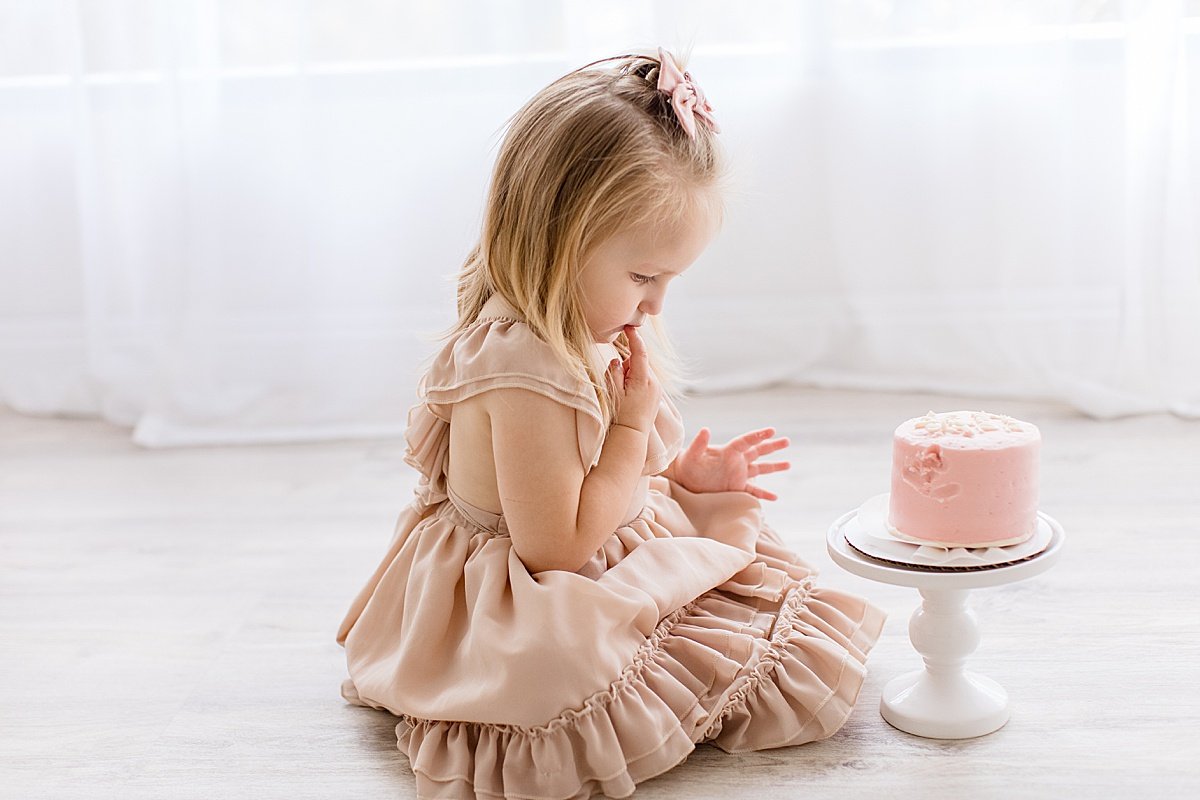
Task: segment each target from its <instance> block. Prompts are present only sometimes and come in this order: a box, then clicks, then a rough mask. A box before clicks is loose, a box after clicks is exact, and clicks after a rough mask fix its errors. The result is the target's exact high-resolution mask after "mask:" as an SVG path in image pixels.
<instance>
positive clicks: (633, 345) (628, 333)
mask: <svg viewBox="0 0 1200 800" xmlns="http://www.w3.org/2000/svg"><path fill="white" fill-rule="evenodd" d="M625 338H626V339H628V340H629V358H630V359H631V360H632V359H634V358H638V357H641V356H645V355H646V343H645V342H644V341H642V334H641V333H639V332H638V329H637V328H635V327H633V326H632V325H626V326H625Z"/></svg>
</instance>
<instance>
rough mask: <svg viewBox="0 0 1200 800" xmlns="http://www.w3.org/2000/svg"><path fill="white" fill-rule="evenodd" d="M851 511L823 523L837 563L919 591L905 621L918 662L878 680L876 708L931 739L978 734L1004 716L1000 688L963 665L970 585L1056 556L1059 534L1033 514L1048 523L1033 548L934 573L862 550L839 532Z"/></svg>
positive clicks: (968, 643) (1046, 563)
mask: <svg viewBox="0 0 1200 800" xmlns="http://www.w3.org/2000/svg"><path fill="white" fill-rule="evenodd" d="M857 513H858V511H857V510H855V511H850V512H847V513H846V514H843V515H842V516H841V517H839V518H838V520H837V521H836V522H834V523H833V525H832V526H831V527H830V528H829V534H828V535H827V536H826V546H827V548H828V550H829V556H830V557H831V558H832V559H833V560H834V562H836V563H837V564H838V565H839V566H841V567H843V568H844V569H846V570H847V571H849V572H852V573H854V574H855V575H858V576H860V577H863V578H868V579H870V580H873V581H879V582H881V583H888V584H892V585H894V586H911V587H913V588H916V589H918V590H920V592H921V597H922V598H923V600H922V603H921V607H920V608H918V609H917V610H916V611H914V612H913V615H912V618H911V619H910V620H909V623H908V637H909V640H910V641H911V642H912V645H913V647H914V648H915V649H916V651H917V652H918V653H920V654H921V657H922V658H923V659H924V660H925V668H924V669H919V670H916V671H915V672H909V673H906V674H904V675H900V676H899V677H897V678H893V679H892V680H891V681H889V682H888V683H887V685H886V686H884V689H883V695H882V697H881V699H880V701H879V713H880V715H881V716H882V717H883V718H884V719H885V720H887V722H888V724H890V725H891V726H892V727H894V728H899V729H900V730H902V731H905V732H907V733H912V734H915V735H917V736H924V737H927V738H931V739H969V738H971V737H972V736H983V735H984V734H986V733H991V732H992V731H995V730H997V729H999V728H1000V727H1002V726H1003V725H1004V723H1006V722H1008V716H1009V705H1008V692H1006V691H1005V690H1004V687H1002V686H1001V685H1000V684H998V683H996V682H995V681H994V680H992V679H991V678H988V677H985V676H983V675H979V674H977V673H975V672H971V671H968V670H966V669H964V664H965V663H966V660H967V656H969V655H971V653H973V652H975V648H976V647H978V646H979V626H978V625H977V624H976V620H975V612H974V611H972V610H971V609H970V608H968V607H967V595H968V593H969V592H970V590H971V589H978V588H982V587H985V586H1001V585H1003V584H1006V583H1012V582H1014V581H1019V580H1023V579H1025V578H1032V577H1033V576H1034V575H1040V574H1041V573H1043V572H1045V571H1046V570H1047V569H1049V568H1050V567H1051V566H1053V564H1054V562H1056V561H1057V560H1058V557H1059V554H1060V553H1061V552H1062V547H1063V542H1064V541H1065V539H1066V534H1065V533H1064V532H1063V529H1062V526H1061V525H1059V524H1058V522H1056V521H1055V520H1054V519H1053V518H1051V517H1049V516H1047V515H1046V514H1041V513H1039V514H1038V516H1039V517H1041V518H1042V519H1043V520H1044V521H1045V522H1046V523H1048V524H1049V525H1050V527H1051V528H1052V530H1053V533H1052V536H1051V539H1050V544H1049V545H1048V546H1047V547H1046V549H1045V550H1043V551H1042V552H1041V553H1039V554H1037V555H1036V556H1033V557H1032V558H1030V559H1028V560H1026V561H1021V562H1018V563H1015V564H1008V565H1001V566H996V567H990V568H986V569H977V570H969V571H961V572H938V571H931V570H928V569H921V568H919V567H905V566H902V565H899V564H896V565H893V564H889V563H885V562H883V561H879V560H877V559H874V558H870V557H868V556H864V555H863V554H862V553H859V552H858V551H857V550H855V549H854V548H852V547H851V546H850V545H849V544H847V542H846V537H845V535H844V534H843V532H842V528H843V526H845V525H846V524H847V523H848V522H849V521H850V520H852V519H853V518H854V516H855V515H856V514H857Z"/></svg>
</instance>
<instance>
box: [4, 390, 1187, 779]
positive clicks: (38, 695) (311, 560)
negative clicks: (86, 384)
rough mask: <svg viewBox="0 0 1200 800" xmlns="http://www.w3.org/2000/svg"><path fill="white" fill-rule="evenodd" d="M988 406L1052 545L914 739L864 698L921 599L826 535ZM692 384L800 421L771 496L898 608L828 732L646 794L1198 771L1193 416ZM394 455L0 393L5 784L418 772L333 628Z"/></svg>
mask: <svg viewBox="0 0 1200 800" xmlns="http://www.w3.org/2000/svg"><path fill="white" fill-rule="evenodd" d="M980 407H982V408H984V409H986V410H990V411H999V412H1002V413H1007V414H1011V415H1013V416H1016V417H1019V418H1022V419H1027V420H1030V421H1032V422H1035V423H1036V424H1038V425H1039V426H1040V428H1041V430H1042V435H1043V451H1042V452H1043V461H1042V473H1043V482H1042V500H1043V502H1042V508H1043V510H1044V511H1046V512H1047V513H1049V514H1051V515H1052V516H1054V517H1056V518H1057V519H1058V520H1059V522H1061V523H1062V524H1063V526H1064V527H1065V529H1066V531H1067V534H1068V542H1067V549H1066V551H1065V552H1064V555H1063V558H1062V560H1061V561H1060V562H1059V563H1058V564H1057V565H1056V566H1055V567H1054V568H1053V569H1051V570H1050V571H1049V572H1047V573H1045V574H1044V575H1041V576H1038V577H1035V578H1032V579H1029V580H1026V581H1023V582H1020V583H1016V584H1012V585H1009V586H1004V587H998V588H994V589H982V590H977V591H975V592H974V593H973V594H972V607H973V608H974V609H975V611H976V612H977V614H978V617H979V621H980V626H981V629H982V634H983V641H982V644H981V645H980V647H979V649H978V650H977V651H976V653H975V655H974V656H973V658H972V660H971V662H970V664H969V666H970V668H972V669H975V670H976V671H979V672H982V673H984V674H986V675H989V676H990V677H992V678H994V679H996V680H998V681H999V682H1000V683H1001V684H1003V685H1004V686H1005V687H1006V688H1007V689H1008V692H1009V695H1010V697H1011V700H1012V705H1013V713H1012V719H1011V720H1010V722H1009V723H1008V724H1007V725H1006V726H1005V727H1004V728H1002V729H1001V730H1000V731H998V732H996V733H994V734H992V735H989V736H984V737H980V738H978V739H972V740H966V741H935V740H927V739H921V738H918V737H915V736H910V735H908V734H905V733H901V732H900V731H897V730H895V729H893V728H891V727H890V726H888V725H887V723H885V722H884V721H883V719H882V718H881V717H880V716H879V710H878V706H879V694H880V689H881V687H882V686H883V684H884V683H886V681H887V680H888V679H889V678H891V677H893V676H895V675H897V674H899V673H902V672H906V671H909V670H912V669H915V668H917V667H918V666H920V662H919V657H918V656H917V654H916V653H915V651H913V649H912V647H911V646H910V645H909V643H908V639H907V626H908V618H909V615H910V613H911V612H912V610H913V609H914V608H915V607H916V606H917V604H918V600H919V598H918V595H917V593H916V591H915V590H912V589H904V588H899V587H891V586H885V585H881V584H875V583H870V582H868V581H866V580H863V579H860V578H857V577H854V576H852V575H849V574H848V573H846V572H844V571H842V570H841V569H840V568H838V567H837V566H836V565H834V564H833V563H832V561H830V559H829V558H828V556H827V555H826V554H825V549H824V536H825V532H826V529H827V528H828V527H829V524H830V523H831V522H832V521H833V520H834V519H835V518H836V517H838V516H839V515H840V514H842V513H843V512H844V511H847V510H849V509H851V508H854V507H856V506H857V505H858V504H859V503H860V502H862V501H863V500H864V499H866V498H867V497H869V496H871V495H874V494H877V493H879V492H883V491H887V480H888V465H889V458H890V453H891V432H892V429H893V428H894V427H895V426H896V425H897V424H898V423H899V422H901V421H902V420H904V419H906V418H908V417H911V416H917V415H919V414H923V413H925V412H926V411H928V410H931V409H933V410H939V411H945V410H953V409H959V408H980ZM681 408H682V410H683V413H684V417H685V420H687V423H688V435H689V439H690V436H691V435H693V434H694V433H695V431H696V430H697V429H698V427H699V426H700V425H709V426H710V427H712V428H713V433H714V436H713V438H714V440H716V441H718V442H720V441H724V440H725V439H727V438H729V437H730V436H733V435H735V434H737V433H741V432H743V431H745V430H749V429H751V428H754V427H758V426H762V425H775V426H777V428H778V429H779V432H780V434H781V435H786V436H789V437H790V438H791V439H792V447H791V448H790V450H788V451H786V452H785V453H784V454H782V457H785V458H788V459H789V460H791V461H792V462H793V464H794V466H793V469H792V470H791V471H789V472H785V473H779V474H775V475H770V476H766V477H764V478H763V479H762V483H763V485H765V486H768V487H770V488H771V489H773V490H774V491H776V492H777V493H778V494H779V495H780V500H779V501H777V502H775V503H768V504H767V513H768V519H769V520H770V521H771V522H772V523H773V525H774V527H775V528H776V529H777V530H779V531H780V533H781V534H782V535H783V536H784V537H785V538H786V539H788V540H789V542H790V543H791V544H792V545H793V546H794V547H795V548H796V549H798V550H799V551H800V552H801V553H802V555H804V556H806V557H807V558H809V559H810V560H811V561H813V562H815V563H816V564H818V565H819V566H820V567H821V568H822V573H823V580H824V583H826V584H828V585H832V586H838V587H842V588H845V589H850V590H853V591H856V592H861V593H864V594H866V595H868V596H869V597H871V598H872V599H873V600H874V601H876V602H877V603H879V604H880V605H882V606H884V607H885V608H886V609H888V611H889V613H890V617H889V619H888V622H887V625H886V627H885V629H884V637H883V639H882V640H881V642H880V644H879V645H878V647H877V648H876V650H875V651H874V653H873V654H872V658H871V660H870V662H869V668H870V677H869V678H868V682H867V684H866V686H865V687H864V689H863V692H862V694H861V696H860V700H859V705H858V708H857V710H856V711H855V713H854V715H853V717H852V718H851V719H850V721H849V722H848V723H847V725H846V726H845V727H844V728H843V729H842V730H841V731H840V732H839V733H838V734H836V735H835V736H833V737H832V738H830V739H828V740H825V741H823V742H817V743H813V744H809V745H804V746H801V747H793V748H785V749H780V750H773V751H765V752H760V753H754V754H750V755H742V756H731V755H727V754H725V753H722V752H721V751H719V750H717V749H714V748H712V747H709V746H707V745H705V746H701V747H699V748H697V750H696V751H695V752H694V753H693V754H692V755H691V756H690V757H689V759H688V760H687V761H686V762H684V763H683V764H681V765H680V766H678V767H676V768H675V769H674V770H672V771H670V772H668V773H666V774H665V775H662V776H659V777H658V778H655V779H653V780H651V781H648V782H646V783H643V784H641V785H640V787H639V790H638V792H637V793H636V795H635V796H636V797H640V798H676V797H680V798H722V800H734V799H735V798H755V799H756V800H758V799H759V798H765V797H774V796H780V797H804V798H826V797H828V798H834V797H836V798H853V797H879V796H886V797H887V798H888V800H902V799H903V798H960V797H972V798H989V797H997V798H1000V797H1003V798H1006V800H1007V799H1008V798H1014V797H1022V798H1023V797H1047V798H1051V797H1053V798H1060V797H1064V796H1069V795H1070V796H1073V797H1077V798H1078V797H1151V796H1153V797H1196V796H1200V736H1198V733H1200V689H1198V684H1200V644H1198V642H1200V588H1198V587H1200V580H1198V579H1197V577H1196V575H1197V572H1198V571H1200V423H1197V422H1186V421H1183V420H1180V419H1177V418H1173V417H1167V416H1152V417H1135V418H1130V419H1126V420H1121V421H1116V422H1108V423H1101V422H1095V421H1091V420H1088V419H1085V418H1082V417H1080V416H1078V415H1077V414H1075V413H1073V412H1071V411H1069V410H1068V409H1065V408H1062V407H1060V406H1054V405H1046V404H1039V403H1029V402H1011V401H979V400H973V399H965V398H947V397H932V396H922V395H886V394H867V393H857V392H832V391H817V390H802V389H781V390H776V391H770V392H761V393H754V394H747V395H729V396H724V397H711V398H699V399H691V400H689V401H687V402H686V403H684V404H683V405H682V406H681ZM401 455H402V443H401V441H400V440H398V439H395V440H388V441H376V442H335V443H325V444H306V445H277V446H263V447H240V448H224V447H222V448H216V447H214V448H192V449H178V450H169V451H145V450H142V449H139V448H138V447H136V446H134V445H132V444H130V443H129V441H128V432H127V431H125V430H122V429H118V428H114V427H112V426H109V425H107V424H104V423H100V422H95V421H79V420H45V419H30V418H26V417H21V416H18V415H15V414H12V413H9V412H4V411H0V641H2V645H0V654H2V655H0V797H4V798H20V800H26V799H27V798H43V797H45V798H76V797H81V798H204V800H211V798H243V797H245V798H250V797H253V798H276V797H278V798H285V797H286V798H333V797H348V798H349V797H353V798H356V800H367V799H368V798H388V800H395V799H396V798H412V797H415V793H414V791H413V778H412V773H411V772H410V771H409V769H408V765H407V762H406V759H405V758H404V756H403V755H402V754H400V753H399V751H398V750H396V748H395V742H394V738H393V720H392V719H391V717H390V716H389V715H387V714H385V713H383V712H379V711H375V710H371V709H364V708H358V707H354V706H350V705H348V704H346V703H345V702H344V701H343V700H342V699H341V697H340V695H339V693H338V686H339V683H340V682H341V680H342V678H343V676H344V674H345V663H344V660H343V655H342V650H341V648H339V647H338V646H337V645H336V644H335V643H334V632H335V629H336V627H337V624H338V622H340V620H341V618H342V614H343V613H344V612H345V610H346V607H347V605H348V604H349V602H350V600H351V598H352V597H353V595H354V594H355V592H357V590H358V589H359V587H360V586H361V585H362V583H363V582H364V581H365V580H366V579H367V577H368V576H369V575H370V573H371V571H372V570H373V569H374V567H375V565H376V563H377V560H378V558H379V557H380V556H381V555H382V552H383V550H384V548H385V547H386V545H387V542H388V539H389V537H390V535H391V532H392V525H393V522H394V520H395V516H396V513H397V512H398V510H399V509H400V507H401V506H402V505H403V504H405V503H407V502H409V500H410V498H411V496H412V495H411V493H412V487H413V485H414V482H415V473H414V472H413V471H412V470H411V469H410V468H408V467H407V466H405V465H404V464H403V462H402V460H401Z"/></svg>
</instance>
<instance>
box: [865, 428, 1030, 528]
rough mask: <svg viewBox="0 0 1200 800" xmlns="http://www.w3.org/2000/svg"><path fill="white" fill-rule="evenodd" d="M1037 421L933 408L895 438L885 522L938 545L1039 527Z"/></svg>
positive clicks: (899, 430) (891, 526)
mask: <svg viewBox="0 0 1200 800" xmlns="http://www.w3.org/2000/svg"><path fill="white" fill-rule="evenodd" d="M1041 442H1042V438H1041V433H1040V432H1039V431H1038V429H1037V426H1036V425H1033V424H1032V423H1029V422H1023V421H1021V420H1018V419H1014V418H1012V417H1008V416H1005V415H1003V414H992V413H988V412H986V411H949V412H944V413H935V412H933V411H930V412H929V413H928V414H926V415H925V416H923V417H915V418H913V419H910V420H907V421H905V422H903V423H901V424H900V426H899V427H898V428H896V431H895V434H894V435H893V438H892V484H891V494H890V496H889V499H888V512H887V524H888V530H889V532H890V533H891V534H892V535H893V536H895V537H896V538H899V539H902V540H904V541H908V542H913V543H916V544H924V545H931V546H934V547H944V548H955V547H968V548H976V547H1006V546H1008V545H1014V544H1020V543H1021V542H1025V541H1027V540H1028V539H1030V538H1031V537H1032V536H1033V534H1034V532H1035V531H1036V530H1037V525H1038V518H1037V508H1038V454H1039V450H1040V448H1041Z"/></svg>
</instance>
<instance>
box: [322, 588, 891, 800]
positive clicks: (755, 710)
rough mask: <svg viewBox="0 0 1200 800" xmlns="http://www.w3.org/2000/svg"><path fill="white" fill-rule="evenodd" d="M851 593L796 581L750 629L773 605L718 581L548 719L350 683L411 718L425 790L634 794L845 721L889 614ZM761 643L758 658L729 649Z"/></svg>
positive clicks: (406, 740)
mask: <svg viewBox="0 0 1200 800" xmlns="http://www.w3.org/2000/svg"><path fill="white" fill-rule="evenodd" d="M772 571H773V570H772ZM848 598H849V596H847V595H844V594H842V593H841V592H838V591H836V590H831V589H823V588H819V587H816V586H814V584H813V578H812V577H811V576H809V577H806V578H804V579H803V580H801V581H798V582H797V583H796V584H795V585H794V586H793V587H792V588H791V589H790V590H789V591H788V592H787V597H786V599H785V600H784V602H783V604H782V605H781V606H780V608H779V610H778V617H777V618H776V621H775V624H774V627H773V630H772V631H771V633H770V636H769V638H768V639H767V640H766V641H764V640H763V639H762V638H761V637H755V636H754V635H753V634H752V633H748V632H745V631H747V630H749V629H748V628H742V624H743V623H744V624H745V625H752V624H753V622H754V620H755V619H757V618H759V617H761V612H759V611H758V609H757V608H754V607H752V606H750V605H747V604H746V602H745V600H748V599H749V598H735V597H733V596H731V595H730V594H728V593H726V592H722V591H720V590H713V591H710V592H706V593H705V594H704V595H701V596H700V597H699V598H697V599H696V600H695V601H693V602H691V603H688V604H687V605H685V606H683V607H681V608H679V609H677V610H676V611H674V612H672V613H671V614H670V615H668V616H667V617H664V618H663V619H662V620H661V622H660V623H659V624H658V626H657V627H656V629H655V631H654V633H653V634H652V635H651V636H650V637H648V638H647V640H646V642H645V644H644V645H643V646H642V647H641V649H640V650H639V651H638V653H637V655H636V657H635V658H634V660H633V661H632V662H631V663H630V664H629V665H628V666H627V667H626V668H625V669H624V670H623V672H622V674H621V675H620V677H619V678H618V679H617V680H616V681H614V682H613V683H612V684H611V685H610V686H609V688H608V689H606V690H604V691H602V692H599V693H597V694H595V695H593V696H591V697H590V698H588V699H587V700H586V701H585V702H584V703H583V704H582V706H580V707H579V708H573V709H568V710H566V711H564V712H563V713H562V714H560V715H559V716H557V717H556V718H554V719H552V720H550V721H549V722H547V723H546V724H543V725H539V726H536V727H523V726H517V725H504V724H494V723H481V722H471V721H447V720H429V719H420V718H417V717H413V716H410V715H408V714H405V713H403V712H401V711H399V710H398V709H391V708H386V707H385V706H383V705H382V704H379V703H376V702H373V701H372V700H371V699H370V698H364V697H360V696H359V695H358V693H357V691H356V689H355V687H354V683H353V681H352V680H349V679H347V680H346V681H345V682H344V683H343V686H342V695H343V697H344V698H345V699H346V700H347V701H349V702H351V703H354V704H356V705H363V706H369V707H374V708H381V709H384V710H387V711H390V712H391V713H393V714H395V715H396V716H397V717H398V718H399V720H400V721H399V723H398V724H397V725H396V737H397V747H398V748H399V749H400V750H401V751H402V752H403V753H405V754H406V755H407V756H408V758H409V760H410V763H411V767H412V770H413V773H414V775H415V776H416V783H417V794H418V797H420V798H424V799H427V800H445V799H446V798H520V799H521V800H585V799H586V798H590V797H592V796H594V795H596V794H599V793H603V794H606V795H608V796H610V797H618V798H619V797H627V796H628V795H630V794H632V793H633V791H634V789H635V786H636V784H638V783H640V782H642V781H645V780H647V779H649V778H652V777H655V776H657V775H660V774H662V773H665V772H667V771H669V770H671V769H672V768H673V767H675V766H677V765H678V764H680V763H681V762H683V761H685V760H686V759H687V757H688V755H689V754H690V753H691V752H692V750H694V749H695V745H696V744H697V743H708V744H712V745H713V746H715V747H718V748H720V749H721V750H723V751H725V752H729V753H740V752H747V751H752V750H762V749H766V748H775V747H784V746H789V745H797V744H803V743H806V742H810V741H815V740H818V739H823V738H826V737H828V736H830V735H832V734H833V733H834V732H836V731H837V730H838V729H839V728H840V727H841V726H842V725H843V724H844V723H845V721H846V719H847V718H848V717H849V716H850V713H851V712H852V711H853V709H854V704H855V701H856V700H857V698H858V694H859V691H860V690H861V688H862V684H863V680H864V678H865V675H866V669H865V667H864V666H863V665H864V663H865V661H866V655H867V652H868V651H869V650H870V649H871V647H872V646H873V645H874V643H875V641H876V640H877V639H878V637H879V634H880V631H881V629H882V627H883V622H884V618H885V615H884V613H883V612H882V611H881V610H880V609H878V608H876V607H875V606H872V605H870V604H863V605H861V606H860V608H859V611H860V615H859V617H858V618H852V617H850V616H848V615H847V614H846V613H845V611H846V609H847V608H848V606H847V604H846V603H845V602H844V599H848ZM739 618H740V622H739ZM755 643H757V645H758V646H759V647H760V653H759V655H758V657H757V658H751V659H750V663H749V664H744V663H741V662H739V660H738V659H737V658H736V657H734V658H731V656H736V655H737V653H736V652H733V651H736V650H738V649H739V646H748V645H754V644H755ZM743 660H744V659H743ZM714 687H715V689H716V691H715V693H714ZM722 687H723V690H722Z"/></svg>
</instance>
